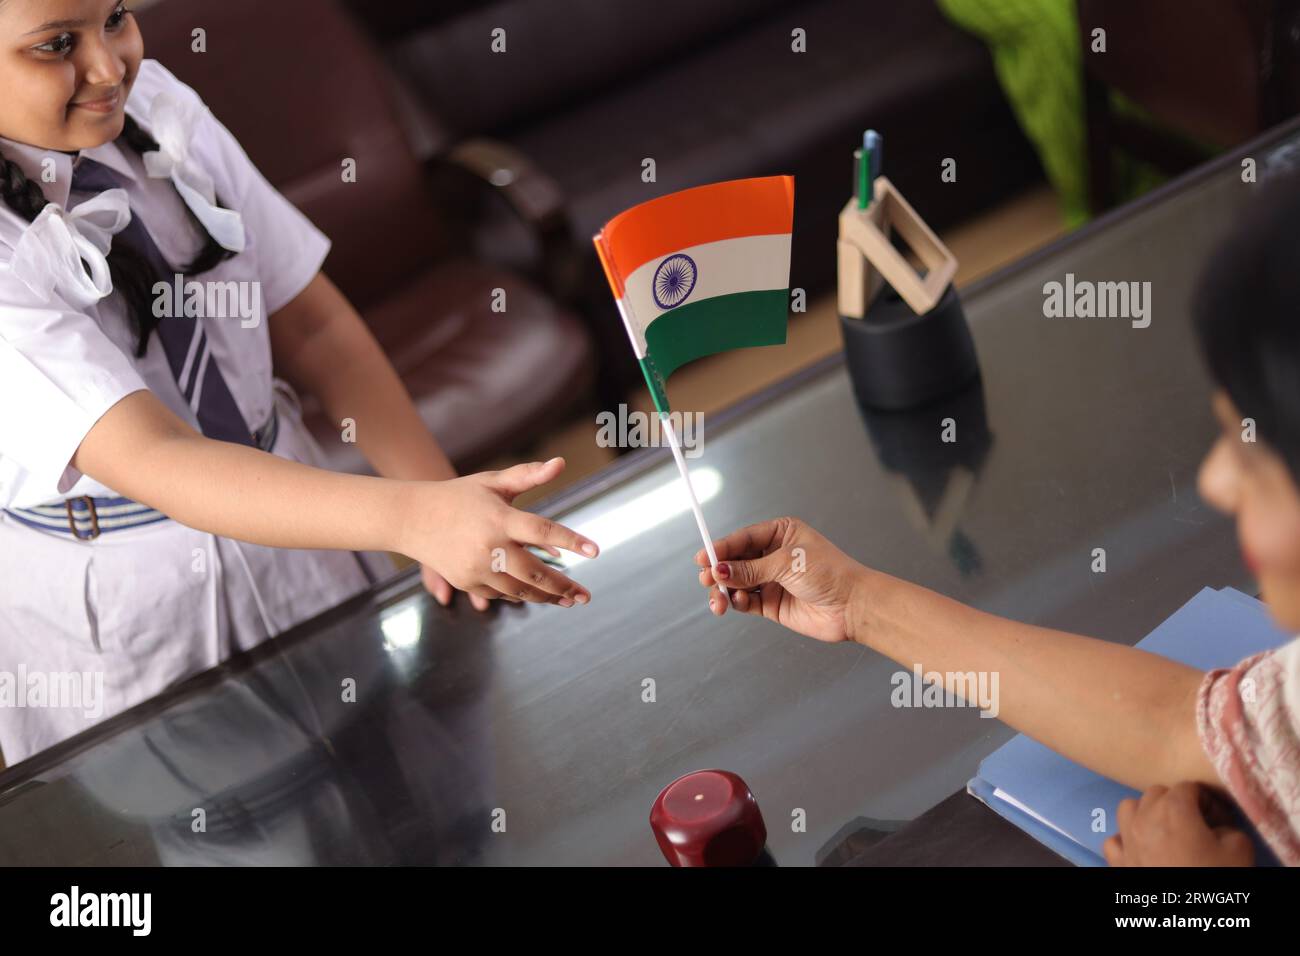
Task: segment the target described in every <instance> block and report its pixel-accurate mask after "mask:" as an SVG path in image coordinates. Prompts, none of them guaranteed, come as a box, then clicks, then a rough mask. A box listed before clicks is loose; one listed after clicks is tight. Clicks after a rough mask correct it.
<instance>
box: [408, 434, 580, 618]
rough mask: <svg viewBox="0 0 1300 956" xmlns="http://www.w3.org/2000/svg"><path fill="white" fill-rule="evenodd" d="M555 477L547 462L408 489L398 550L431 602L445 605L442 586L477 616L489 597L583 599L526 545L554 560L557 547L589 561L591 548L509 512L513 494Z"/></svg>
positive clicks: (556, 461) (550, 524)
mask: <svg viewBox="0 0 1300 956" xmlns="http://www.w3.org/2000/svg"><path fill="white" fill-rule="evenodd" d="M563 470H564V459H563V458H552V459H551V460H550V461H547V462H532V463H530V464H525V465H515V466H514V467H513V468H507V469H506V470H505V471H485V472H479V473H478V474H473V475H466V476H465V477H463V478H454V479H451V480H449V481H439V482H421V483H419V484H415V485H413V486H412V495H413V507H412V508H411V509H410V521H409V522H408V524H407V525H406V526H405V527H404V528H402V529H400V531H399V536H400V539H401V543H402V546H401V548H400V550H401V551H402V553H403V554H406V555H409V556H410V557H412V558H415V559H416V560H417V561H419V562H420V563H421V564H422V565H423V571H422V573H423V577H424V582H425V586H426V587H427V588H428V589H429V591H430V593H432V594H433V596H434V597H435V598H436V599H438V602H439V603H441V604H445V603H447V601H449V600H450V597H451V593H450V587H455V588H458V589H460V590H462V591H466V592H468V593H469V595H470V600H471V601H472V602H473V603H474V606H475V607H476V608H478V609H479V610H483V609H485V608H486V607H487V602H488V601H489V600H491V599H494V598H502V599H504V600H507V601H513V602H516V603H517V602H521V601H531V602H534V603H538V604H558V605H560V606H561V607H572V606H573V605H574V604H586V603H587V602H589V601H590V600H591V594H590V592H589V591H587V590H586V589H585V588H583V587H582V586H581V585H579V584H577V583H576V582H575V581H572V580H571V579H569V578H568V577H566V576H565V575H564V574H561V573H560V572H558V571H556V570H555V569H553V568H551V567H548V566H547V565H546V564H545V563H544V562H543V561H542V560H541V559H540V558H538V557H537V556H536V555H534V554H532V553H530V552H529V551H528V546H529V545H532V546H535V547H538V548H540V549H542V550H543V551H546V552H547V553H549V554H551V555H554V556H556V557H558V556H559V554H560V549H561V548H562V549H564V550H566V551H572V552H573V553H575V554H581V555H583V556H584V557H588V558H594V557H595V556H596V555H597V554H598V553H599V548H598V547H597V546H596V543H595V542H594V541H591V540H589V539H587V538H584V537H582V536H581V535H579V534H577V533H576V532H574V531H571V530H570V529H568V528H566V527H564V526H563V525H561V524H557V523H556V522H554V521H551V520H550V519H548V518H543V517H540V516H539V515H534V514H529V513H528V512H526V511H520V510H518V509H516V508H513V507H511V503H512V502H513V501H514V499H515V498H516V497H517V496H518V495H521V494H523V493H524V492H525V491H529V490H531V489H533V488H536V487H539V486H541V485H544V484H546V483H547V482H548V481H551V480H552V479H554V478H555V477H556V476H558V475H559V474H560V472H561V471H563ZM446 586H450V587H446ZM444 597H445V598H446V600H444Z"/></svg>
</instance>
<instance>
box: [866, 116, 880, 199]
mask: <svg viewBox="0 0 1300 956" xmlns="http://www.w3.org/2000/svg"><path fill="white" fill-rule="evenodd" d="M868 150H870V152H871V186H872V195H873V196H874V195H875V184H876V177H877V176H879V175H880V171H881V169H882V168H883V166H884V160H885V140H884V138H883V137H882V136H881V135H880V134H879V133H877V132H876V131H875V130H874V129H869V130H867V131H866V132H865V133H863V134H862V151H863V152H864V153H865V152H867V151H868Z"/></svg>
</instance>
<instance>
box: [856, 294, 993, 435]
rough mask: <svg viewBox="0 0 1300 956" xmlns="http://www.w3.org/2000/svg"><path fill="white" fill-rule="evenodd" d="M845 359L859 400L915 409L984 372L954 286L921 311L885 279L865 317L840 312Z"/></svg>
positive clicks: (880, 406)
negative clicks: (918, 311) (980, 367)
mask: <svg viewBox="0 0 1300 956" xmlns="http://www.w3.org/2000/svg"><path fill="white" fill-rule="evenodd" d="M840 333H841V335H842V336H843V337H844V360H845V362H847V363H848V366H849V377H850V378H851V379H852V380H853V390H854V392H855V393H856V395H857V398H858V401H859V402H861V403H862V404H863V405H864V406H866V407H868V408H877V409H883V410H896V409H903V408H912V407H914V406H917V405H923V404H925V403H926V402H930V401H933V400H934V399H936V398H941V397H943V396H945V395H948V394H950V393H952V392H955V391H957V390H958V389H960V388H963V387H964V386H966V385H967V384H969V383H970V382H971V380H972V379H974V378H975V376H976V375H977V374H978V373H979V361H978V360H977V358H976V356H975V343H974V341H973V340H972V339H971V334H970V328H969V326H967V324H966V314H965V313H964V312H963V311H962V307H961V299H960V298H958V296H957V290H956V289H954V288H953V287H952V286H951V285H949V286H948V288H947V289H946V290H945V291H944V294H943V297H942V298H941V299H940V300H939V303H938V304H937V305H936V306H935V307H934V308H933V309H931V310H930V311H929V312H926V313H925V314H923V315H917V314H916V313H915V312H913V311H912V310H911V308H910V307H909V306H908V304H907V303H906V302H904V301H903V300H902V298H901V297H900V296H899V295H898V293H897V292H895V291H894V290H893V288H892V287H890V286H889V285H888V284H886V285H885V286H884V287H883V288H882V289H881V290H880V293H879V294H878V295H877V296H876V298H875V299H874V300H873V301H872V303H871V305H870V306H868V307H867V310H866V314H865V315H864V316H863V317H862V318H861V319H854V318H848V317H846V316H844V315H841V316H840Z"/></svg>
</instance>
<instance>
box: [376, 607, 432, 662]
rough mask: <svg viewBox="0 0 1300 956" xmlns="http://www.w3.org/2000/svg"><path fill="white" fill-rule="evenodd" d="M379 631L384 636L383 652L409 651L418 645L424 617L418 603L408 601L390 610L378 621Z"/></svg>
mask: <svg viewBox="0 0 1300 956" xmlns="http://www.w3.org/2000/svg"><path fill="white" fill-rule="evenodd" d="M379 629H380V630H381V631H382V632H383V634H384V650H386V651H388V652H389V653H390V654H391V653H393V652H394V651H404V650H409V649H410V648H412V647H414V646H415V645H416V644H418V643H420V633H421V631H423V630H424V615H423V614H422V613H421V611H420V604H419V602H418V601H409V602H404V603H402V604H398V605H396V606H394V607H392V608H390V609H389V610H388V611H387V612H386V613H385V614H383V616H381V617H380V619H379Z"/></svg>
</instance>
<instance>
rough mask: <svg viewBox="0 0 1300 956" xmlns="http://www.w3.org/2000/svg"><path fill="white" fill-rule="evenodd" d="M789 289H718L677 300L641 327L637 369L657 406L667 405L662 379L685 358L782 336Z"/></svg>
mask: <svg viewBox="0 0 1300 956" xmlns="http://www.w3.org/2000/svg"><path fill="white" fill-rule="evenodd" d="M789 302H790V290H789V289H764V290H762V291H759V292H737V293H734V294H732V295H719V296H714V297H712V298H709V299H701V300H700V301H699V302H690V303H687V304H686V305H682V306H678V307H677V308H675V309H673V310H672V311H670V312H665V313H663V314H662V315H660V316H658V317H657V318H656V319H655V320H654V321H653V322H651V323H650V325H649V326H647V327H646V331H645V339H646V357H645V358H644V359H642V360H641V371H642V373H643V374H644V375H645V379H646V384H647V385H648V386H649V387H650V397H651V398H652V399H653V400H654V403H655V408H656V409H657V410H658V411H660V412H667V411H669V407H668V394H667V391H666V390H665V388H664V381H665V380H666V379H667V378H668V376H669V375H671V374H672V373H673V372H675V371H676V370H677V369H679V368H681V367H682V366H683V365H685V364H686V363H687V362H692V361H694V360H695V359H697V358H703V357H704V356H705V355H712V354H714V353H715V352H725V351H727V350H729V349H741V348H749V347H751V346H756V345H782V344H784V342H785V330H786V316H787V313H788V311H789Z"/></svg>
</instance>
